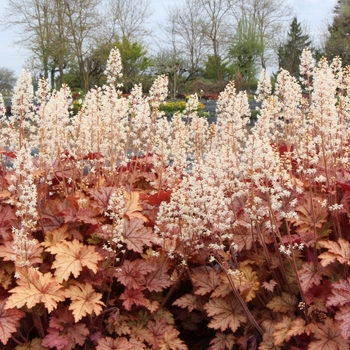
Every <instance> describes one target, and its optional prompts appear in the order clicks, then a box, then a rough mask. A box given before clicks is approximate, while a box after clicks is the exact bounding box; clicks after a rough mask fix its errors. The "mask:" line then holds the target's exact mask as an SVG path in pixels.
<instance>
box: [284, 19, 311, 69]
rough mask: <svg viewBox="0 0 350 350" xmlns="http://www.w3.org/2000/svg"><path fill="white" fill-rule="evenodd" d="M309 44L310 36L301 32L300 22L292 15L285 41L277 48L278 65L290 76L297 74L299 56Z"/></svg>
mask: <svg viewBox="0 0 350 350" xmlns="http://www.w3.org/2000/svg"><path fill="white" fill-rule="evenodd" d="M310 45H311V40H310V37H309V36H308V35H307V34H303V30H302V28H301V25H300V23H299V22H298V20H297V18H296V17H294V19H293V21H292V22H291V24H290V28H289V32H288V34H287V38H286V41H285V42H284V43H282V44H280V46H279V48H278V63H279V67H280V68H283V69H286V70H287V71H288V72H289V73H290V74H291V75H292V76H297V75H298V74H299V64H300V56H301V53H302V51H303V50H304V49H305V48H307V47H309V46H310Z"/></svg>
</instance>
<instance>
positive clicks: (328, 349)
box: [308, 317, 349, 350]
mask: <svg viewBox="0 0 350 350" xmlns="http://www.w3.org/2000/svg"><path fill="white" fill-rule="evenodd" d="M338 326H339V323H338V322H333V320H332V319H331V318H329V317H327V318H326V319H325V321H324V323H317V324H314V323H311V324H310V325H309V328H310V331H311V333H313V335H314V337H315V338H316V339H318V340H314V341H311V342H310V343H309V345H308V350H348V349H349V338H346V339H344V338H343V337H342V335H341V334H340V329H339V327H338Z"/></svg>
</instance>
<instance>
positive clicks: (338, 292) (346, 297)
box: [327, 277, 350, 306]
mask: <svg viewBox="0 0 350 350" xmlns="http://www.w3.org/2000/svg"><path fill="white" fill-rule="evenodd" d="M331 291H332V295H331V296H329V297H328V300H327V306H343V305H345V304H347V303H350V277H348V279H346V280H339V281H338V282H335V283H333V284H332V289H331Z"/></svg>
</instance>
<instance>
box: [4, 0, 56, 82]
mask: <svg viewBox="0 0 350 350" xmlns="http://www.w3.org/2000/svg"><path fill="white" fill-rule="evenodd" d="M53 16H54V11H53V2H52V1H50V0H8V2H7V7H6V10H5V16H4V18H3V20H2V22H3V23H4V24H5V25H7V26H15V27H16V28H17V30H18V33H19V39H18V41H17V43H19V44H21V45H24V46H25V47H27V48H28V49H29V50H30V51H32V52H33V54H34V55H35V56H36V57H37V58H38V59H39V60H40V62H41V64H42V71H43V75H44V77H45V78H48V77H49V72H50V60H51V59H52V57H53V49H54V47H55V32H56V31H55V28H54V23H55V20H54V18H53Z"/></svg>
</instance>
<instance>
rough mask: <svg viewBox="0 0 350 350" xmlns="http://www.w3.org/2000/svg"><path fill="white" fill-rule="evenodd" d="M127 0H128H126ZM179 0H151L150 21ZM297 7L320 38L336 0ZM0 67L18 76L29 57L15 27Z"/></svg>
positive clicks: (2, 2) (1, 3)
mask: <svg viewBox="0 0 350 350" xmlns="http://www.w3.org/2000/svg"><path fill="white" fill-rule="evenodd" d="M126 1H127V0H126ZM177 1H178V0H151V3H152V8H153V10H154V14H153V16H152V18H151V19H150V22H151V23H153V24H155V23H161V22H162V21H164V18H165V16H166V10H165V9H166V7H167V6H169V5H172V4H175V3H176V2H177ZM290 3H291V4H292V6H293V7H294V9H295V13H296V15H297V17H298V20H299V22H301V23H303V25H305V26H306V28H308V34H309V35H311V37H312V38H314V39H315V40H319V39H320V37H321V35H322V34H321V33H322V30H324V29H325V28H326V21H327V18H328V21H329V19H330V18H331V13H332V9H333V8H334V5H335V3H336V0H290ZM6 4H7V0H0V17H1V18H4V9H5V7H6ZM0 38H1V40H0V67H1V68H2V67H4V68H9V69H11V70H13V71H14V72H15V75H16V76H17V77H18V76H19V75H20V74H21V71H22V69H23V65H24V64H25V61H26V60H27V59H28V57H29V52H28V51H27V50H25V49H24V48H23V47H21V46H19V45H17V44H16V43H15V41H16V40H17V39H18V36H17V34H16V31H15V28H10V29H7V30H1V29H0Z"/></svg>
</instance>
